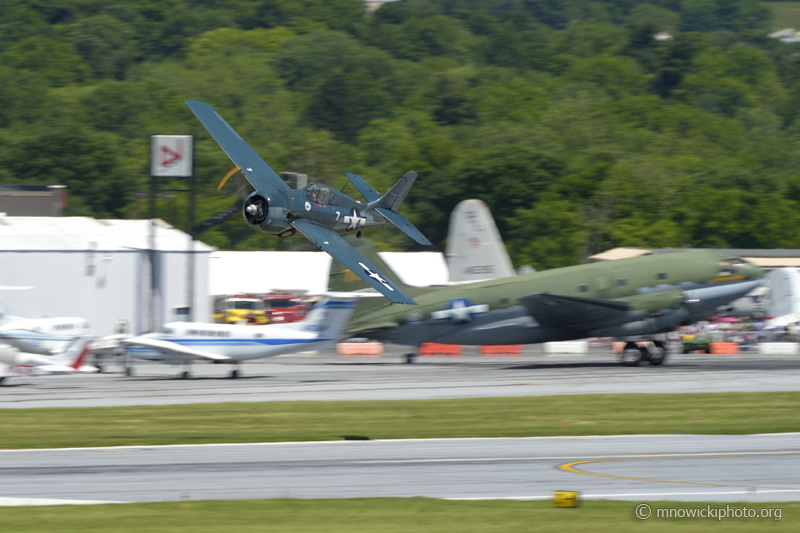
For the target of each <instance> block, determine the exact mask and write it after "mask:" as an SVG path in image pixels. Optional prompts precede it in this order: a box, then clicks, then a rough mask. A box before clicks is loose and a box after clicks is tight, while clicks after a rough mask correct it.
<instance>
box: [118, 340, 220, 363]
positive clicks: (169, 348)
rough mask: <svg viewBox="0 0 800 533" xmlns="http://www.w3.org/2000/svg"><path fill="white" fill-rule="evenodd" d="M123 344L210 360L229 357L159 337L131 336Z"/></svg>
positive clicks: (188, 357) (189, 357)
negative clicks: (194, 348) (193, 348)
mask: <svg viewBox="0 0 800 533" xmlns="http://www.w3.org/2000/svg"><path fill="white" fill-rule="evenodd" d="M122 342H123V344H125V345H128V346H140V347H142V348H149V349H151V350H157V351H159V352H163V353H168V354H170V355H175V356H178V357H184V358H186V359H207V360H210V361H228V360H230V357H226V356H224V355H217V354H213V353H208V352H201V351H198V350H192V349H191V348H187V347H186V346H182V345H180V344H178V343H176V342H169V341H162V340H159V339H150V338H147V337H131V338H129V339H125V340H124V341H122Z"/></svg>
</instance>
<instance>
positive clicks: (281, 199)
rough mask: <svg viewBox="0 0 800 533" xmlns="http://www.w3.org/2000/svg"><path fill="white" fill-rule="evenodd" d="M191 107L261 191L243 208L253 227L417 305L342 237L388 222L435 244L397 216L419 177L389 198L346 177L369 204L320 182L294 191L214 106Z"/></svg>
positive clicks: (395, 188)
mask: <svg viewBox="0 0 800 533" xmlns="http://www.w3.org/2000/svg"><path fill="white" fill-rule="evenodd" d="M186 105H187V106H189V109H191V110H192V113H194V114H195V116H196V117H197V118H198V119H199V120H200V122H201V123H202V124H203V126H204V127H205V128H206V130H208V132H209V133H210V134H211V136H212V137H213V138H214V140H215V141H217V144H219V145H220V147H221V148H222V149H223V150H224V151H225V153H226V154H228V157H230V158H231V160H232V161H233V162H234V164H235V165H236V166H237V167H238V168H239V170H240V171H241V172H242V174H244V177H245V178H247V180H248V181H249V182H250V184H251V185H252V186H253V187H254V188H255V189H256V190H255V192H253V193H252V194H251V195H250V196H248V197H247V199H246V200H245V203H244V219H245V221H246V222H247V224H248V225H249V226H250V227H251V228H253V229H254V230H256V231H263V232H265V233H269V234H272V235H277V236H279V237H291V236H292V235H294V234H295V233H297V232H300V233H301V234H303V235H305V236H306V237H307V238H308V239H309V240H311V241H312V242H313V243H314V244H316V245H317V246H318V247H319V248H321V249H322V250H324V251H325V252H327V253H329V254H330V255H331V256H333V257H334V258H335V259H337V260H338V261H339V262H341V263H342V264H344V265H346V266H347V268H349V269H350V271H351V272H353V273H354V274H356V275H357V276H358V277H360V278H361V279H363V280H364V281H366V282H367V283H368V284H369V285H371V286H372V287H373V288H374V289H376V290H378V291H379V292H380V293H381V294H383V295H384V296H386V298H388V299H389V300H390V301H392V302H395V303H402V304H412V305H416V302H414V300H412V299H411V297H410V296H408V294H406V293H405V292H404V291H403V289H402V288H401V287H400V285H398V284H397V282H395V281H393V280H392V279H390V278H388V277H387V276H386V275H384V274H383V273H381V272H380V271H379V270H378V268H377V267H375V265H373V264H372V263H371V262H369V261H368V260H367V259H366V258H365V257H364V256H363V255H361V254H360V253H359V252H357V251H356V250H355V248H353V247H352V246H350V244H348V243H347V242H346V241H345V240H344V239H343V238H342V237H341V236H340V235H339V233H337V232H340V231H345V232H352V231H356V232H357V234H358V236H359V237H360V236H361V230H362V228H366V227H370V226H383V225H385V224H386V221H387V220H388V221H389V222H391V223H392V224H394V225H395V226H397V227H398V228H400V230H402V231H403V232H404V233H406V235H408V236H409V237H411V238H412V239H414V240H415V241H416V242H418V243H419V244H423V245H429V244H431V243H430V241H429V240H428V239H426V238H425V236H424V235H423V234H422V233H420V231H419V230H418V229H417V228H415V227H414V225H413V224H411V222H409V221H408V219H407V218H406V217H404V216H403V215H401V214H399V213H398V212H397V211H398V209H400V206H401V205H402V204H403V201H404V200H405V198H406V196H407V195H408V191H409V190H410V189H411V186H412V185H413V184H414V180H416V179H417V173H416V172H408V173H407V174H406V175H405V176H403V177H402V178H400V181H398V182H397V183H396V184H395V185H394V186H393V187H392V188H391V189H390V190H389V192H387V193H386V194H384V195H381V194H379V193H378V192H377V191H375V189H373V188H372V187H370V185H369V184H368V183H367V182H366V181H364V179H363V178H361V177H360V176H357V175H355V174H349V173H348V174H346V175H347V177H348V178H349V179H350V181H351V182H352V183H353V185H354V186H355V187H356V189H358V191H359V192H360V193H361V194H362V195H363V196H364V198H365V199H366V200H367V203H363V202H359V201H356V200H354V199H352V198H350V197H349V196H347V195H345V194H342V193H341V192H339V191H337V190H335V189H333V188H331V187H329V186H327V185H323V184H320V183H311V184H310V185H308V186H306V187H304V188H303V189H300V190H293V189H291V188H290V187H289V186H288V185H287V184H286V183H285V182H284V181H283V180H282V179H281V178H280V176H278V174H276V173H275V171H274V170H272V168H270V166H269V165H268V164H267V163H266V162H265V161H264V160H263V159H262V158H261V157H259V155H258V154H257V153H256V152H255V151H254V150H253V149H252V148H251V147H250V145H248V144H247V143H246V142H245V141H244V140H243V139H242V138H241V137H240V136H239V134H238V133H236V132H235V131H234V130H233V128H232V127H231V126H230V125H229V124H228V123H227V122H225V120H224V119H223V118H222V117H221V116H220V115H219V113H217V111H216V110H215V109H214V108H213V107H211V106H210V105H208V104H204V103H203V102H197V101H195V100H187V101H186Z"/></svg>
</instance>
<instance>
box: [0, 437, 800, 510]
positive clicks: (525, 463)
mask: <svg viewBox="0 0 800 533" xmlns="http://www.w3.org/2000/svg"><path fill="white" fill-rule="evenodd" d="M799 459H800V434H798V433H784V434H764V435H639V436H598V437H573V438H568V437H536V438H496V439H428V440H385V441H337V442H306V443H271V444H221V445H214V444H208V445H178V446H130V447H115V448H73V449H51V450H18V451H10V450H4V451H0V475H1V476H2V479H3V483H2V484H0V504H1V503H5V504H7V505H8V504H13V503H14V502H25V503H28V504H32V503H33V504H35V503H42V504H44V503H49V502H51V501H53V500H57V501H61V502H63V501H72V502H74V503H90V502H92V503H96V502H103V501H105V502H144V501H175V500H185V499H191V500H201V499H249V498H354V497H379V496H386V497H390V496H391V497H406V496H427V497H433V498H447V499H520V500H526V499H530V500H534V499H546V498H550V497H551V493H552V491H554V490H576V491H580V492H581V495H582V497H583V498H607V499H626V500H636V501H647V500H679V501H759V502H768V501H791V500H797V499H798V497H800V478H799V477H798V476H797V469H796V468H794V467H792V465H794V466H796V465H797V464H798V460H799Z"/></svg>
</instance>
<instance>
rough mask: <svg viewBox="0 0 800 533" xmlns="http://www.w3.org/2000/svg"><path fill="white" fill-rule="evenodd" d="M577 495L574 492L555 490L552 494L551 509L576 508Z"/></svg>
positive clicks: (576, 492)
mask: <svg viewBox="0 0 800 533" xmlns="http://www.w3.org/2000/svg"><path fill="white" fill-rule="evenodd" d="M579 494H580V492H578V491H574V490H557V491H555V492H553V507H577V506H578V503H579V498H578V495H579Z"/></svg>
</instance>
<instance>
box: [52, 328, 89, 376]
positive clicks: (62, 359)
mask: <svg viewBox="0 0 800 533" xmlns="http://www.w3.org/2000/svg"><path fill="white" fill-rule="evenodd" d="M94 340H95V338H94V337H93V336H86V337H78V338H77V339H75V340H74V341H73V342H72V343H71V344H70V345H69V346H67V348H66V349H65V350H64V351H63V352H61V353H59V354H58V355H56V356H54V357H53V363H55V364H58V365H63V366H68V367H70V368H72V369H73V370H75V371H77V370H79V369H80V367H81V365H83V364H84V363H85V362H86V358H87V357H88V356H89V352H90V349H91V347H92V341H94Z"/></svg>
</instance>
